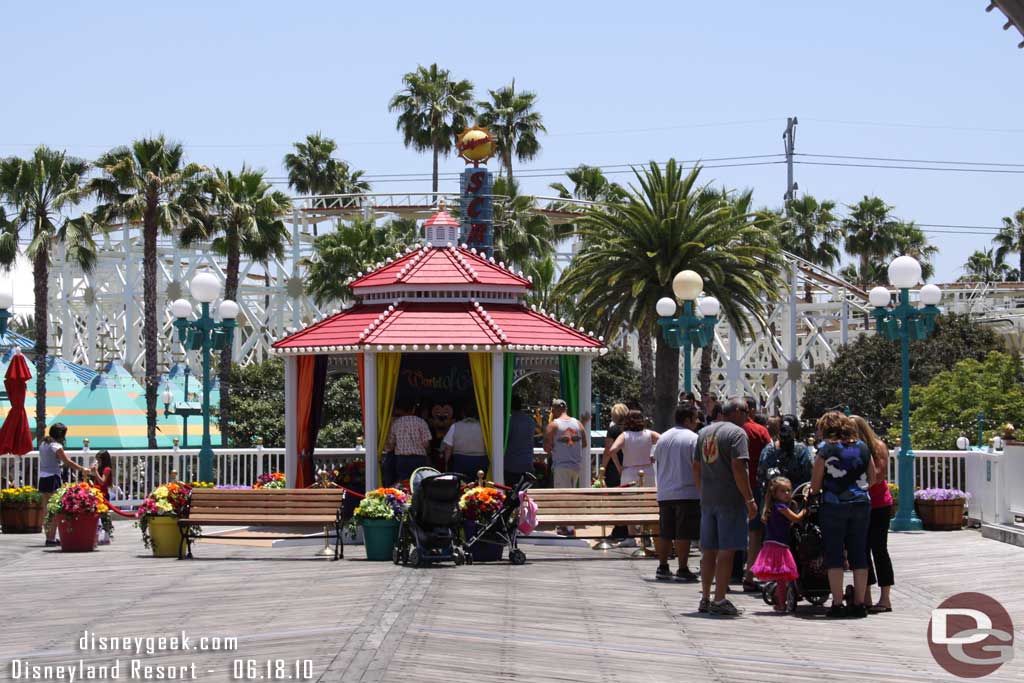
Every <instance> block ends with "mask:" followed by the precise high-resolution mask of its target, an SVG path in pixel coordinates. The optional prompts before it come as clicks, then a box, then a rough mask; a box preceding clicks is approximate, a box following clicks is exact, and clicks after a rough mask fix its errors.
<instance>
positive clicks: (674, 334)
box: [655, 270, 722, 392]
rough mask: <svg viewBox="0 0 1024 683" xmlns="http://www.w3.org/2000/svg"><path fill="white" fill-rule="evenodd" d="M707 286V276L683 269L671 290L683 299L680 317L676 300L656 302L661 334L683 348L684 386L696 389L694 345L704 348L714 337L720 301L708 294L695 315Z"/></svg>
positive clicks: (668, 342)
mask: <svg viewBox="0 0 1024 683" xmlns="http://www.w3.org/2000/svg"><path fill="white" fill-rule="evenodd" d="M703 289H704V280H703V279H702V278H701V276H700V275H698V274H697V273H695V272H693V271H692V270H683V271H680V272H679V273H678V274H677V275H676V276H675V278H673V280H672V291H673V292H674V293H675V295H676V298H678V299H680V300H681V301H682V302H683V314H682V315H680V316H679V317H678V318H677V317H675V314H676V302H675V300H673V299H671V298H670V297H667V296H666V297H664V298H663V299H659V300H658V303H657V304H655V308H656V310H657V312H658V324H659V325H661V336H662V339H664V341H665V343H667V344H668V345H669V346H671V347H673V348H676V349H682V350H683V388H684V389H685V390H686V391H687V392H689V391H691V390H692V389H693V377H692V372H693V370H692V368H691V360H692V356H693V348H694V347H696V348H698V349H701V348H704V347H705V346H707V345H708V344H710V343H711V340H713V339H714V338H715V325H716V324H717V323H718V313H719V311H720V310H721V308H722V307H721V304H720V303H719V302H718V299H716V298H715V297H713V296H707V297H704V298H703V299H701V300H700V303H699V304H697V308H698V310H699V313H700V315H699V316H697V315H694V303H695V302H696V299H697V296H698V295H699V294H700V293H701V290H703Z"/></svg>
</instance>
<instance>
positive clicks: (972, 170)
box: [794, 161, 1024, 175]
mask: <svg viewBox="0 0 1024 683" xmlns="http://www.w3.org/2000/svg"><path fill="white" fill-rule="evenodd" d="M794 163H797V164H804V165H805V166H839V167H844V168H888V169H892V170H894V171H947V172H952V173H1004V174H1010V175H1021V174H1024V169H1022V170H1019V171H1014V170H1011V169H1003V168H942V167H940V166H902V165H901V166H895V165H887V164H854V163H840V162H830V161H796V162H794Z"/></svg>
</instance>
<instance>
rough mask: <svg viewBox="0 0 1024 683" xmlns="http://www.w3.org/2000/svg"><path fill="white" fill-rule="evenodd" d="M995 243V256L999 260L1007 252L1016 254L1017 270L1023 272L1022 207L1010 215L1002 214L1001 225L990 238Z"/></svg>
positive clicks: (1023, 234)
mask: <svg viewBox="0 0 1024 683" xmlns="http://www.w3.org/2000/svg"><path fill="white" fill-rule="evenodd" d="M992 242H993V243H994V244H995V245H996V256H997V257H998V258H999V260H1000V261H1002V260H1004V259H1005V258H1006V257H1007V256H1008V255H1009V254H1011V253H1013V254H1017V255H1018V261H1017V272H1018V273H1024V209H1019V210H1018V211H1017V213H1015V214H1013V215H1012V216H1003V227H1002V229H1000V230H999V234H998V235H996V236H995V237H994V238H992Z"/></svg>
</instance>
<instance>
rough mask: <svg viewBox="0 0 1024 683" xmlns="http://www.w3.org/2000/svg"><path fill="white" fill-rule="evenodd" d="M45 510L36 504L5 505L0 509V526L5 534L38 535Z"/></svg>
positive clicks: (41, 528)
mask: <svg viewBox="0 0 1024 683" xmlns="http://www.w3.org/2000/svg"><path fill="white" fill-rule="evenodd" d="M45 516H46V515H45V510H44V509H43V503H42V501H40V502H38V503H5V504H4V505H3V507H0V524H2V525H3V533H5V534H38V533H39V532H40V531H42V530H43V519H44V518H45Z"/></svg>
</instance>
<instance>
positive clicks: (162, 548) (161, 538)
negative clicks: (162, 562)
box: [148, 517, 181, 557]
mask: <svg viewBox="0 0 1024 683" xmlns="http://www.w3.org/2000/svg"><path fill="white" fill-rule="evenodd" d="M148 524H149V527H148V529H149V545H150V547H151V548H152V549H153V557H177V556H178V550H179V548H181V529H180V528H179V527H178V518H177V517H150V518H149V522H148Z"/></svg>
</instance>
